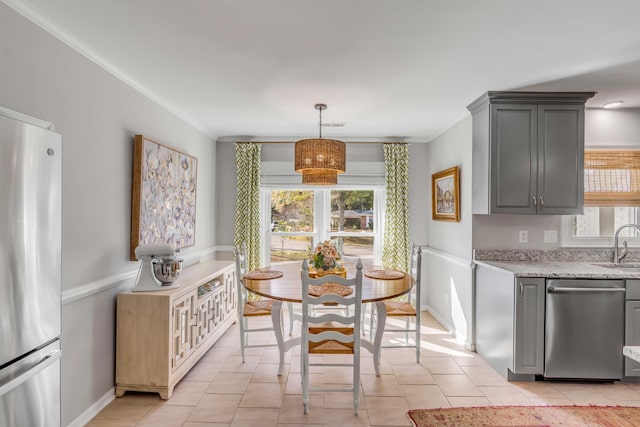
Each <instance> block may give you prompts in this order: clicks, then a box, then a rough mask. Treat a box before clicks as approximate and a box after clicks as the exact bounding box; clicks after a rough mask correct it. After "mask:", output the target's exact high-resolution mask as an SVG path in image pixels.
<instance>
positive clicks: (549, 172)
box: [467, 92, 594, 215]
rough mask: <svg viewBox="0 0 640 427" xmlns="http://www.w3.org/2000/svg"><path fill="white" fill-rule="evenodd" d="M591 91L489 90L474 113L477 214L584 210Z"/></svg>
mask: <svg viewBox="0 0 640 427" xmlns="http://www.w3.org/2000/svg"><path fill="white" fill-rule="evenodd" d="M593 95H594V93H593V92H487V93H486V94H484V95H482V96H481V97H480V98H478V99H477V100H475V101H474V102H473V103H472V104H470V105H469V106H468V107H467V108H468V109H469V111H471V113H472V115H473V213H474V214H492V213H506V214H554V215H558V214H559V215H568V214H581V213H582V207H583V199H584V188H583V185H584V184H583V179H584V176H583V174H584V171H583V162H584V104H585V102H586V100H587V99H589V98H590V97H592V96H593Z"/></svg>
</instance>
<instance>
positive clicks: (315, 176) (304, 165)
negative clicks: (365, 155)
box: [295, 104, 346, 185]
mask: <svg viewBox="0 0 640 427" xmlns="http://www.w3.org/2000/svg"><path fill="white" fill-rule="evenodd" d="M314 107H315V109H316V110H318V111H319V112H320V125H319V127H320V132H319V134H320V136H319V138H311V139H301V140H300V141H297V142H296V146H295V169H296V172H298V173H301V174H302V183H303V184H307V185H333V184H337V183H338V174H339V173H344V171H345V157H346V147H345V143H344V142H342V141H338V140H336V139H326V138H323V137H322V111H323V110H326V109H327V106H326V105H325V104H316V105H315V106H314Z"/></svg>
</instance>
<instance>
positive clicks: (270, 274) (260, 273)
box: [244, 269, 284, 280]
mask: <svg viewBox="0 0 640 427" xmlns="http://www.w3.org/2000/svg"><path fill="white" fill-rule="evenodd" d="M283 274H284V273H283V272H282V271H279V270H269V269H261V270H253V271H250V272H248V273H247V274H245V275H244V278H245V279H249V280H269V279H277V278H278V277H282V275H283Z"/></svg>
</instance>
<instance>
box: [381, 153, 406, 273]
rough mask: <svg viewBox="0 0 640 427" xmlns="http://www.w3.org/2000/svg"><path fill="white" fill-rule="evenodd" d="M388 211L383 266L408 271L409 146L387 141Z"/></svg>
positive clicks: (385, 167)
mask: <svg viewBox="0 0 640 427" xmlns="http://www.w3.org/2000/svg"><path fill="white" fill-rule="evenodd" d="M384 169H385V179H386V183H387V184H386V186H387V188H386V190H387V199H386V212H385V222H384V224H385V228H384V237H383V245H382V265H383V266H384V267H385V268H395V269H397V270H401V271H409V251H410V250H411V248H410V241H409V146H408V144H401V143H396V144H391V143H390V144H384Z"/></svg>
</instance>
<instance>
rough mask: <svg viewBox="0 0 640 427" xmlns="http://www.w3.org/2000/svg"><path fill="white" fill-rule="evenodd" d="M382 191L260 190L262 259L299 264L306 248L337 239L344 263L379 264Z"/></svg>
mask: <svg viewBox="0 0 640 427" xmlns="http://www.w3.org/2000/svg"><path fill="white" fill-rule="evenodd" d="M383 200H384V189H383V188H353V189H342V188H340V189H335V188H334V189H313V190H307V189H265V190H263V200H262V206H261V209H262V212H263V216H262V217H263V218H264V221H265V224H267V227H265V228H266V230H265V233H264V235H265V242H264V244H263V248H264V253H263V259H264V260H268V261H266V262H265V264H267V263H277V262H281V261H291V260H302V259H305V258H307V257H308V254H309V250H310V248H311V244H312V242H314V243H316V242H320V241H323V240H328V239H341V240H342V250H343V256H344V259H345V260H355V259H357V258H362V260H363V262H367V263H376V264H379V259H380V256H381V254H380V252H381V251H380V250H379V247H380V245H381V236H382V234H381V232H380V229H381V226H380V225H381V224H382V222H383V221H382V212H381V211H382V210H383V207H382V205H383Z"/></svg>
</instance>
